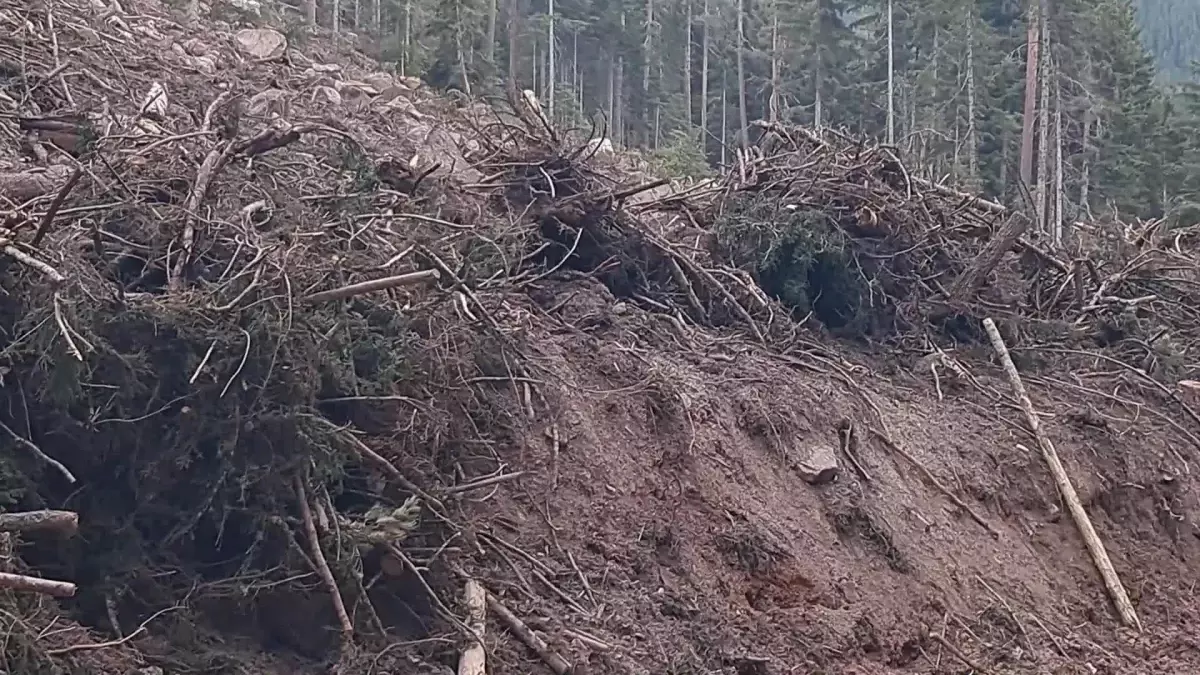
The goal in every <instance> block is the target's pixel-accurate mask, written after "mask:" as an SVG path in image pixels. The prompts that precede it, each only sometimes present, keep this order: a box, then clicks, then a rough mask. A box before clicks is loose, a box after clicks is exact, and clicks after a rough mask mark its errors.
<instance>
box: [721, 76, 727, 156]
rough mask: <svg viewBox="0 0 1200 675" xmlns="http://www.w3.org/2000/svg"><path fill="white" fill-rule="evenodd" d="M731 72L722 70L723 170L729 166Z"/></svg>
mask: <svg viewBox="0 0 1200 675" xmlns="http://www.w3.org/2000/svg"><path fill="white" fill-rule="evenodd" d="M728 141H729V71H728V70H724V69H722V70H721V169H722V170H724V169H725V168H726V167H728V166H729V142H728Z"/></svg>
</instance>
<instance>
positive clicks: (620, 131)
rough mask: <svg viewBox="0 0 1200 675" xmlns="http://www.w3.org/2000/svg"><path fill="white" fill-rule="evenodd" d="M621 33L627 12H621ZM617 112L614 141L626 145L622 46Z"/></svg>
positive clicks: (618, 65) (618, 60)
mask: <svg viewBox="0 0 1200 675" xmlns="http://www.w3.org/2000/svg"><path fill="white" fill-rule="evenodd" d="M621 34H622V35H624V34H625V12H621ZM617 50H618V56H617V113H616V117H614V122H613V132H614V133H615V134H616V135H615V137H614V138H613V142H614V143H619V144H621V145H622V146H624V145H625V57H624V56H623V55H621V54H620V47H617Z"/></svg>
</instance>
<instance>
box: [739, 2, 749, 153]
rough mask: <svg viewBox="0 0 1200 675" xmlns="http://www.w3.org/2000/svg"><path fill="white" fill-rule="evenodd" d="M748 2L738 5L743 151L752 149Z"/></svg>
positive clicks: (740, 135) (740, 109)
mask: <svg viewBox="0 0 1200 675" xmlns="http://www.w3.org/2000/svg"><path fill="white" fill-rule="evenodd" d="M745 10H746V1H745V0H738V3H737V78H738V81H737V85H738V116H739V122H740V129H741V133H740V134H739V137H740V138H741V143H742V149H744V150H745V149H749V147H750V121H749V119H747V115H746V58H745V51H746V17H745V14H746V12H745Z"/></svg>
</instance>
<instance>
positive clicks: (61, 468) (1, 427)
mask: <svg viewBox="0 0 1200 675" xmlns="http://www.w3.org/2000/svg"><path fill="white" fill-rule="evenodd" d="M0 431H3V432H4V433H6V434H8V435H9V437H10V438H12V439H13V441H15V442H16V443H17V445H20V446H22V447H24V448H25V449H26V450H29V451H30V452H32V453H33V454H34V455H36V456H37V458H38V459H40V460H42V461H43V462H45V463H47V464H49V465H50V466H52V467H54V468H55V469H56V470H57V471H58V472H59V473H61V474H62V475H63V478H66V479H67V482H68V483H74V482H75V474H73V473H71V470H70V469H68V468H67V467H66V466H65V465H64V464H63V463H62V462H60V461H58V460H57V459H54V458H53V457H51V456H50V455H47V454H46V453H44V452H42V449H41V448H39V447H38V446H37V444H36V443H34V442H33V441H31V440H29V439H27V438H25V437H24V436H22V435H21V434H18V433H17V432H15V431H13V430H12V429H11V428H10V427H9V426H8V425H7V424H5V423H4V422H0Z"/></svg>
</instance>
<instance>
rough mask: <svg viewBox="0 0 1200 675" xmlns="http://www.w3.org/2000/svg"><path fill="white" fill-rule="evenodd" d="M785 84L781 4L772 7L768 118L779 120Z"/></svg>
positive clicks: (774, 120) (772, 120)
mask: <svg viewBox="0 0 1200 675" xmlns="http://www.w3.org/2000/svg"><path fill="white" fill-rule="evenodd" d="M781 86H783V83H782V82H781V81H780V77H779V5H778V4H774V3H773V4H772V7H771V96H770V98H769V99H767V110H768V113H767V115H768V119H769V120H770V121H771V122H772V123H774V122H778V121H779V88H780V87H781Z"/></svg>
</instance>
